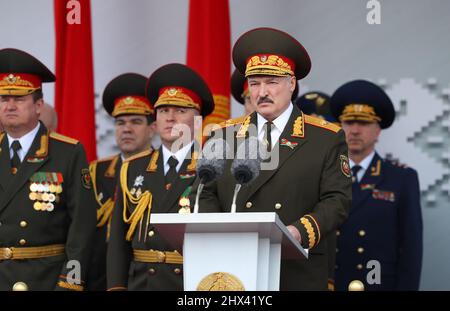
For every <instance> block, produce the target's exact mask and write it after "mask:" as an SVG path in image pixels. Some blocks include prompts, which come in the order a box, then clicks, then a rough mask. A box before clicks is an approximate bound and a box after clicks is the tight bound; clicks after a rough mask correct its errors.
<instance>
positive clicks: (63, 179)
mask: <svg viewBox="0 0 450 311" xmlns="http://www.w3.org/2000/svg"><path fill="white" fill-rule="evenodd" d="M54 80H55V77H54V75H53V74H52V73H51V72H50V71H49V70H48V69H47V68H46V67H45V66H44V65H43V64H42V63H41V62H39V61H38V60H37V59H36V58H34V57H33V56H31V55H29V54H27V53H25V52H23V51H20V50H16V49H3V50H0V120H1V123H2V124H3V126H4V128H5V132H2V133H1V134H0V168H1V169H0V290H52V289H56V290H61V289H62V290H76V291H78V290H83V289H84V282H85V276H86V274H87V269H88V262H89V257H90V254H91V252H90V250H91V244H90V243H91V238H92V237H93V235H94V232H95V199H94V195H93V192H92V184H91V180H90V175H89V169H88V163H87V160H86V156H85V152H84V149H83V146H82V145H81V144H80V143H79V142H78V141H76V140H74V139H71V138H68V137H65V136H62V135H59V134H57V133H55V132H49V131H48V130H47V128H46V127H45V126H44V124H43V123H42V122H40V121H39V113H40V110H41V108H42V105H43V104H44V102H43V99H42V97H43V95H42V88H41V85H42V83H43V82H53V81H54Z"/></svg>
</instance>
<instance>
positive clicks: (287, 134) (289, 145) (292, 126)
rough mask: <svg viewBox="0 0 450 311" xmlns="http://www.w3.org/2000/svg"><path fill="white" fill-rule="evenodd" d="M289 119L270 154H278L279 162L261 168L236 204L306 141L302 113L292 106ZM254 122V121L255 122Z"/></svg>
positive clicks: (264, 182) (240, 203)
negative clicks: (270, 168)
mask: <svg viewBox="0 0 450 311" xmlns="http://www.w3.org/2000/svg"><path fill="white" fill-rule="evenodd" d="M293 108H294V109H293V110H292V113H291V116H290V117H289V121H288V122H287V123H286V126H285V127H284V130H283V132H282V133H281V135H280V138H279V140H278V142H277V143H276V144H275V146H274V148H273V150H272V154H277V153H278V154H279V162H278V165H277V167H276V168H275V169H273V170H261V171H260V174H259V176H258V178H257V179H256V180H254V181H253V183H251V184H250V185H249V187H245V188H243V189H242V190H244V189H246V191H245V190H244V191H243V192H246V193H245V194H240V195H239V197H240V198H241V199H240V200H238V206H242V205H243V204H244V202H246V201H247V200H248V199H249V198H250V197H251V196H252V195H253V194H254V193H255V192H256V191H258V189H259V188H261V187H262V186H263V185H264V184H266V183H267V181H268V180H269V179H270V178H271V177H272V176H273V175H274V174H275V173H276V172H277V171H278V169H279V168H280V167H282V166H283V165H284V164H285V163H286V161H287V160H288V159H289V158H290V157H291V156H292V155H294V154H295V153H296V152H297V151H298V150H299V149H300V147H301V146H302V145H303V144H305V143H306V142H307V139H306V138H305V126H304V121H305V120H304V117H303V113H302V112H301V111H300V110H299V109H298V108H297V107H296V106H294V107H293ZM255 124H256V123H255Z"/></svg>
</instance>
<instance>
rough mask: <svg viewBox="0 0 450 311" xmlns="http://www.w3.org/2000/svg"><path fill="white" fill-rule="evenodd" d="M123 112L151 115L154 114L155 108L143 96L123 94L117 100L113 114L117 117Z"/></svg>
mask: <svg viewBox="0 0 450 311" xmlns="http://www.w3.org/2000/svg"><path fill="white" fill-rule="evenodd" d="M122 114H143V115H150V114H153V109H152V108H151V105H150V103H149V102H148V100H147V99H146V98H145V97H143V96H122V97H119V98H118V99H116V100H115V102H114V110H113V112H112V114H111V115H112V116H113V117H117V116H119V115H122Z"/></svg>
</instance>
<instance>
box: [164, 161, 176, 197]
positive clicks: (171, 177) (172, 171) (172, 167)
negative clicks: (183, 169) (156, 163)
mask: <svg viewBox="0 0 450 311" xmlns="http://www.w3.org/2000/svg"><path fill="white" fill-rule="evenodd" d="M167 163H169V170H168V171H167V174H166V190H169V189H170V187H171V186H172V184H173V182H174V181H175V180H176V179H177V176H178V173H177V165H178V160H177V159H176V158H175V157H174V156H171V157H170V158H169V160H168V161H167Z"/></svg>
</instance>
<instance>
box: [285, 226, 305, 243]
mask: <svg viewBox="0 0 450 311" xmlns="http://www.w3.org/2000/svg"><path fill="white" fill-rule="evenodd" d="M286 228H287V229H288V231H289V233H290V234H291V235H292V236H293V237H294V239H296V240H297V241H298V242H299V243H300V244H301V243H302V236H301V235H300V231H298V229H297V228H296V227H294V226H292V225H290V226H287V227H286Z"/></svg>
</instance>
